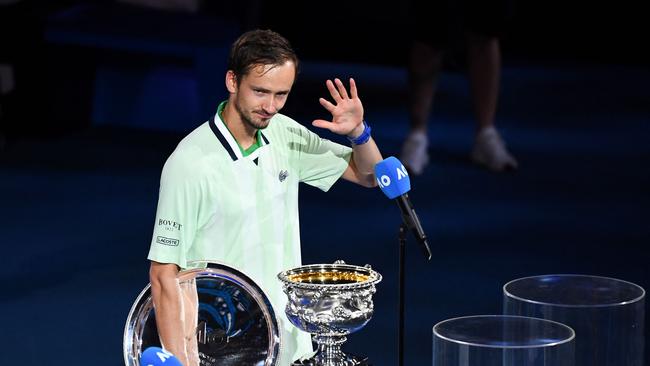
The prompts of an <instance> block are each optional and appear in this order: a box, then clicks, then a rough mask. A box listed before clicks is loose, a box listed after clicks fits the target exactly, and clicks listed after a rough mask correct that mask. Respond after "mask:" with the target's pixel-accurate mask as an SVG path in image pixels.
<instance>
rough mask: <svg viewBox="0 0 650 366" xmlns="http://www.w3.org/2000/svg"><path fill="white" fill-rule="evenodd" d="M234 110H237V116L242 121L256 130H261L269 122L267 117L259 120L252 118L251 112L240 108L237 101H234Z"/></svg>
mask: <svg viewBox="0 0 650 366" xmlns="http://www.w3.org/2000/svg"><path fill="white" fill-rule="evenodd" d="M235 110H237V113H239V118H241V120H242V121H244V123H245V124H247V125H248V126H250V127H253V128H256V129H258V130H263V129H265V128H266V127H268V125H269V122H271V119H270V118H269V119H267V120H266V121H261V120H258V121H256V120H254V119H253V116H252V115H251V113H246V112H244V111H243V110H242V108H241V106H240V105H239V103H237V101H235Z"/></svg>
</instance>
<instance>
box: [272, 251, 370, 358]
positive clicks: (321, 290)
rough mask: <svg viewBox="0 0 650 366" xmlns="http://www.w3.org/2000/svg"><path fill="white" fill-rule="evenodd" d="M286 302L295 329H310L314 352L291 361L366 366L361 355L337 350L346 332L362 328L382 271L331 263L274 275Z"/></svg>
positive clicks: (368, 313) (367, 320) (367, 316)
mask: <svg viewBox="0 0 650 366" xmlns="http://www.w3.org/2000/svg"><path fill="white" fill-rule="evenodd" d="M278 278H279V279H280V281H282V283H283V286H282V287H283V290H284V293H285V294H286V295H287V298H288V302H287V307H286V308H285V313H286V314H287V317H288V318H289V321H291V323H292V324H293V325H295V326H296V327H298V329H300V330H303V331H305V332H308V333H311V334H312V335H313V339H314V341H315V342H316V344H317V345H318V349H317V352H316V354H315V355H314V356H313V357H311V358H310V359H308V360H304V361H301V362H298V361H296V362H295V363H294V365H310V366H312V365H313V366H351V365H367V360H366V359H365V358H359V357H357V356H353V355H346V354H345V353H343V352H342V351H341V346H342V344H343V343H344V342H345V341H346V339H347V338H346V336H347V335H348V334H350V333H354V332H356V331H358V330H360V329H361V328H363V327H364V326H365V325H366V324H367V323H368V322H369V321H370V319H371V318H372V314H373V302H372V295H373V294H374V293H375V291H376V290H375V284H376V283H378V282H380V281H381V275H380V274H379V273H377V272H375V271H373V270H372V269H371V268H370V266H369V265H365V266H363V267H360V266H355V265H349V264H345V262H343V261H336V262H334V264H312V265H305V266H301V267H297V268H294V269H291V270H288V271H284V272H281V273H280V274H278Z"/></svg>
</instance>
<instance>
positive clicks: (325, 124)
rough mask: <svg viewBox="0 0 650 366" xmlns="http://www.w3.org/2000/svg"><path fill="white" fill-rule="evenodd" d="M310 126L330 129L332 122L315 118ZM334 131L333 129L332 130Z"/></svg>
mask: <svg viewBox="0 0 650 366" xmlns="http://www.w3.org/2000/svg"><path fill="white" fill-rule="evenodd" d="M311 124H312V126H315V127H319V128H324V129H326V130H330V131H332V127H333V125H334V124H333V123H332V122H330V121H326V120H324V119H316V120H314V121H313V122H312V123H311ZM332 132H334V131H332Z"/></svg>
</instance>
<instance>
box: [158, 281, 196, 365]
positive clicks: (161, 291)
mask: <svg viewBox="0 0 650 366" xmlns="http://www.w3.org/2000/svg"><path fill="white" fill-rule="evenodd" d="M152 277H153V276H152ZM151 293H152V297H153V303H154V309H155V312H156V326H157V327H158V336H159V337H160V342H161V343H162V346H163V348H165V349H166V350H168V351H169V352H171V353H172V354H173V355H174V356H176V357H177V358H178V359H179V360H180V361H181V362H182V363H183V365H186V366H188V365H189V363H188V360H187V353H186V349H185V339H184V332H183V329H184V319H183V317H184V316H183V314H184V309H183V300H182V297H181V289H180V285H179V283H178V280H177V279H176V277H169V276H166V277H164V276H160V277H157V278H156V277H153V278H152V279H151Z"/></svg>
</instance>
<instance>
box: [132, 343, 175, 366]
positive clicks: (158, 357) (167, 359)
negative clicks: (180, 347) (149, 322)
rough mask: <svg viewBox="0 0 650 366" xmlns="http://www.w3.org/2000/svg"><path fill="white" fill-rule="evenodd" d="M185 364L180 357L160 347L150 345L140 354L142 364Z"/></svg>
mask: <svg viewBox="0 0 650 366" xmlns="http://www.w3.org/2000/svg"><path fill="white" fill-rule="evenodd" d="M163 365H164V366H183V364H181V362H180V361H179V360H178V358H176V357H174V355H172V354H171V353H169V351H167V350H164V349H162V348H160V347H149V348H147V349H146V350H144V352H142V356H140V366H163Z"/></svg>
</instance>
